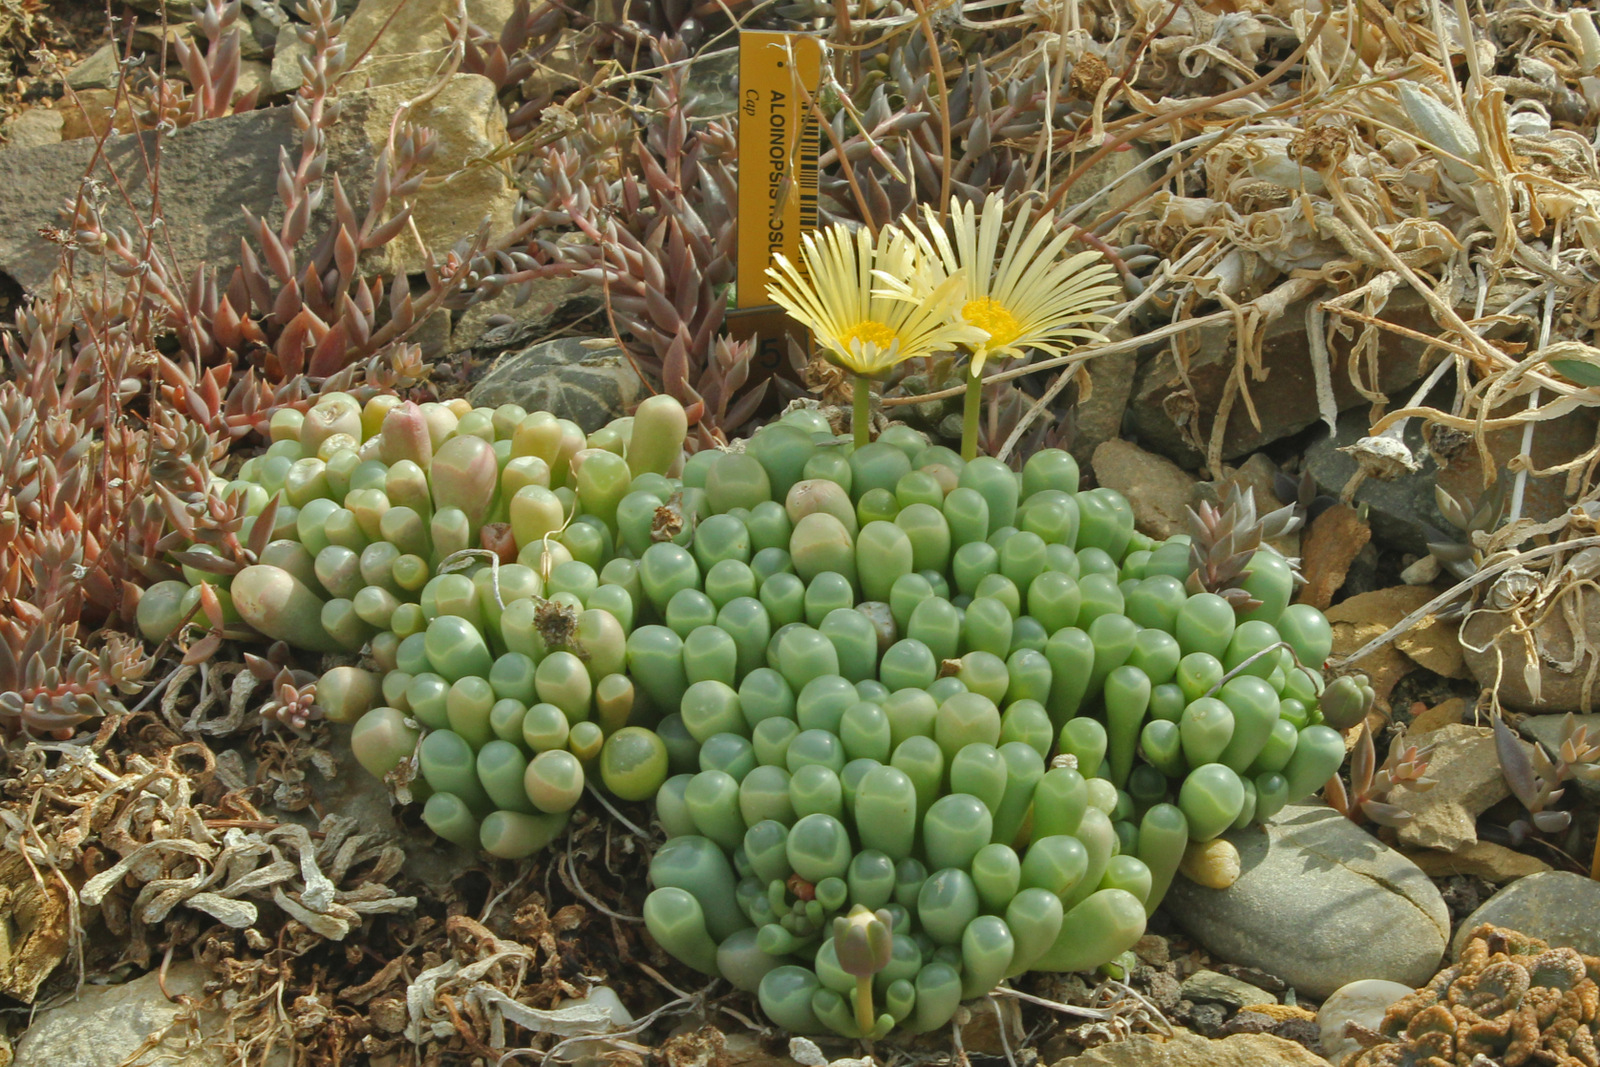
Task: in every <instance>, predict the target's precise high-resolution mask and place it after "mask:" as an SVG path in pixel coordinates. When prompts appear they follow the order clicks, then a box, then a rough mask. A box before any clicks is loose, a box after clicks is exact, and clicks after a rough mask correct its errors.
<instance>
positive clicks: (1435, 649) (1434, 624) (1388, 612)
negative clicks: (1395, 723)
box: [1327, 585, 1464, 712]
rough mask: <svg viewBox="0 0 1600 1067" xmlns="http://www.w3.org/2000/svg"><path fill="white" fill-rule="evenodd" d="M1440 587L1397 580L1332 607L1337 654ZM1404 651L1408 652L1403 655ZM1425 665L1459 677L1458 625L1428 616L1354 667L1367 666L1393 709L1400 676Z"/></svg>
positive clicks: (1383, 701)
mask: <svg viewBox="0 0 1600 1067" xmlns="http://www.w3.org/2000/svg"><path fill="white" fill-rule="evenodd" d="M1436 593H1437V590H1435V589H1434V588H1433V587H1431V586H1424V585H1397V586H1392V587H1390V588H1388V589H1376V590H1373V591H1372V592H1370V593H1362V594H1361V595H1359V596H1353V597H1351V598H1350V599H1348V600H1345V601H1342V602H1340V603H1338V604H1335V605H1334V606H1333V607H1331V608H1329V609H1328V611H1327V615H1328V621H1329V622H1330V623H1332V624H1333V654H1334V655H1335V656H1347V655H1349V654H1351V653H1352V652H1355V651H1356V650H1357V649H1359V648H1361V647H1362V646H1363V645H1365V644H1366V643H1367V642H1368V641H1370V640H1372V639H1373V638H1375V637H1379V636H1381V635H1382V634H1383V633H1385V632H1386V631H1387V630H1388V629H1389V627H1391V626H1393V625H1394V624H1395V623H1397V622H1399V621H1400V620H1401V619H1403V618H1405V617H1406V616H1407V615H1409V614H1411V612H1413V611H1415V610H1416V609H1417V608H1420V607H1421V606H1422V605H1424V604H1426V603H1427V602H1428V601H1429V600H1431V599H1433V597H1434V596H1435V595H1436ZM1402 653H1404V655H1402ZM1417 665H1421V666H1424V667H1427V668H1428V669H1429V670H1431V671H1434V672H1435V673H1437V674H1442V675H1444V676H1446V677H1452V678H1453V677H1460V676H1461V674H1462V671H1463V670H1464V666H1463V663H1462V659H1461V642H1460V640H1459V639H1458V638H1457V637H1456V634H1455V628H1454V626H1452V625H1451V624H1449V623H1447V622H1444V621H1441V620H1440V619H1438V618H1436V617H1433V616H1428V617H1425V618H1424V619H1423V620H1422V621H1421V622H1420V623H1418V624H1417V625H1415V626H1413V627H1412V628H1411V629H1410V630H1408V631H1406V632H1405V633H1403V634H1401V635H1400V636H1399V637H1397V638H1396V639H1395V640H1394V641H1393V642H1391V643H1390V644H1387V645H1383V646H1381V647H1379V648H1378V649H1377V650H1376V651H1374V652H1370V653H1368V654H1367V655H1366V656H1365V657H1363V658H1362V659H1360V660H1359V661H1357V662H1356V663H1354V664H1352V666H1354V667H1356V668H1358V669H1360V670H1363V671H1366V672H1367V675H1368V676H1369V677H1370V678H1371V679H1372V687H1373V689H1374V691H1375V692H1376V693H1377V697H1378V700H1377V704H1378V708H1379V710H1381V711H1383V712H1387V711H1388V709H1389V692H1390V691H1391V690H1392V689H1393V688H1394V686H1395V683H1397V682H1398V681H1399V680H1400V679H1401V678H1403V677H1405V676H1406V675H1407V674H1410V673H1411V671H1412V669H1413V668H1414V667H1415V666H1417Z"/></svg>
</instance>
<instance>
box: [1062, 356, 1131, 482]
mask: <svg viewBox="0 0 1600 1067" xmlns="http://www.w3.org/2000/svg"><path fill="white" fill-rule="evenodd" d="M1127 332H1128V330H1127V327H1125V326H1124V327H1118V328H1117V329H1116V330H1114V331H1112V332H1111V333H1108V334H1107V336H1108V337H1110V338H1111V339H1112V340H1114V341H1117V340H1121V339H1122V338H1123V336H1124V335H1126V334H1127ZM1084 366H1085V370H1086V372H1087V373H1088V375H1089V383H1090V386H1091V389H1090V392H1089V395H1088V396H1087V397H1083V398H1080V399H1079V400H1078V402H1077V403H1076V404H1075V405H1073V407H1072V448H1071V449H1070V450H1069V451H1071V452H1072V455H1073V456H1074V458H1076V459H1077V461H1078V463H1079V464H1080V465H1082V466H1088V464H1089V462H1090V458H1091V457H1092V456H1093V455H1094V450H1095V449H1097V448H1099V447H1100V446H1101V445H1102V444H1104V443H1105V442H1107V441H1115V440H1118V439H1119V438H1121V436H1122V416H1123V415H1124V414H1125V413H1126V412H1127V410H1128V397H1129V396H1130V395H1131V394H1132V393H1133V377H1134V374H1135V373H1136V372H1137V371H1138V369H1139V354H1138V353H1137V352H1113V353H1112V354H1110V355H1108V356H1096V357H1095V358H1093V359H1091V360H1089V361H1088V362H1087V363H1086V364H1085V365H1084Z"/></svg>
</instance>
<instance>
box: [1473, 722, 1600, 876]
mask: <svg viewBox="0 0 1600 1067" xmlns="http://www.w3.org/2000/svg"><path fill="white" fill-rule="evenodd" d="M1494 745H1495V752H1496V754H1497V755H1498V756H1499V758H1500V769H1501V773H1503V774H1504V775H1505V779H1506V784H1507V785H1509V786H1510V787H1511V792H1512V794H1513V795H1514V796H1515V797H1516V798H1517V800H1518V801H1520V802H1521V804H1522V806H1523V807H1524V808H1526V809H1527V810H1528V817H1527V818H1525V819H1517V820H1515V821H1514V822H1512V824H1511V826H1510V827H1509V830H1510V834H1511V840H1512V843H1513V844H1517V845H1520V844H1522V843H1523V842H1525V841H1526V840H1527V839H1528V838H1530V837H1532V836H1534V835H1535V834H1559V833H1562V832H1563V831H1565V830H1566V829H1567V827H1568V826H1570V825H1571V824H1572V813H1571V812H1569V811H1563V810H1560V809H1557V808H1555V807H1553V806H1552V805H1554V804H1555V802H1556V801H1558V800H1560V799H1561V796H1562V794H1563V793H1565V792H1566V789H1565V788H1564V783H1566V782H1567V781H1571V780H1576V781H1580V782H1600V743H1597V741H1596V740H1595V739H1593V738H1591V737H1590V736H1589V728H1588V727H1587V726H1584V725H1580V724H1579V723H1578V720H1577V719H1576V718H1575V717H1574V716H1573V715H1571V714H1568V715H1567V717H1566V719H1565V720H1563V722H1562V727H1561V743H1560V744H1559V745H1558V746H1557V747H1556V750H1555V752H1554V753H1551V752H1550V751H1548V750H1547V749H1546V748H1545V746H1544V744H1543V743H1542V742H1536V743H1535V744H1534V745H1533V746H1532V748H1531V749H1527V748H1524V747H1523V746H1522V745H1521V744H1519V743H1518V742H1517V737H1516V734H1515V733H1513V732H1512V730H1511V727H1509V726H1507V725H1506V721H1505V719H1504V717H1502V716H1499V715H1497V716H1495V720H1494Z"/></svg>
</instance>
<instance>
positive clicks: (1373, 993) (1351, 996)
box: [1317, 978, 1412, 1063]
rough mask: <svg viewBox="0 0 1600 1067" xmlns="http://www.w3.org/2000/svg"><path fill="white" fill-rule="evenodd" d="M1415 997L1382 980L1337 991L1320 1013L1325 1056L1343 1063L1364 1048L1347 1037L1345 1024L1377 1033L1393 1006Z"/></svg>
mask: <svg viewBox="0 0 1600 1067" xmlns="http://www.w3.org/2000/svg"><path fill="white" fill-rule="evenodd" d="M1411 993H1412V988H1411V987H1410V986H1408V985H1402V984H1401V983H1399V982H1385V981H1383V980H1382V979H1378V978H1364V979H1362V980H1361V981H1359V982H1351V983H1350V984H1349V985H1343V986H1340V987H1339V988H1338V989H1336V990H1334V992H1333V995H1332V996H1330V997H1329V998H1328V999H1327V1000H1325V1001H1323V1002H1322V1010H1321V1011H1319V1012H1317V1025H1318V1026H1320V1027H1321V1028H1322V1042H1321V1048H1322V1054H1323V1055H1324V1056H1326V1057H1328V1059H1330V1060H1332V1061H1333V1062H1334V1063H1338V1062H1340V1061H1341V1060H1343V1059H1344V1058H1345V1057H1346V1056H1348V1055H1350V1053H1352V1052H1354V1051H1356V1050H1357V1049H1358V1048H1360V1047H1361V1042H1359V1041H1357V1040H1356V1039H1355V1038H1353V1037H1346V1036H1344V1028H1345V1024H1347V1023H1355V1024H1356V1025H1357V1026H1363V1027H1366V1028H1367V1029H1368V1030H1376V1029H1377V1028H1378V1024H1379V1023H1381V1022H1383V1013H1384V1012H1386V1011H1388V1010H1389V1006H1390V1005H1391V1004H1393V1003H1394V1002H1395V1001H1397V1000H1399V999H1400V998H1401V997H1408V996H1410V995H1411Z"/></svg>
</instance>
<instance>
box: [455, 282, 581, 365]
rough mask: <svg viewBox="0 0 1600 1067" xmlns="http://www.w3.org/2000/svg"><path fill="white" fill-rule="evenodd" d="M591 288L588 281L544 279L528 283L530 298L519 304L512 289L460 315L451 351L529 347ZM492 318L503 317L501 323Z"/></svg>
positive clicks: (501, 349) (457, 319)
mask: <svg viewBox="0 0 1600 1067" xmlns="http://www.w3.org/2000/svg"><path fill="white" fill-rule="evenodd" d="M587 290H588V283H586V282H584V281H582V280H580V279H577V278H540V279H537V280H535V281H533V282H530V283H528V298H527V299H526V300H524V301H523V302H522V303H521V305H518V304H517V293H516V292H515V291H513V290H509V289H508V290H506V291H505V292H503V293H501V294H500V295H499V296H495V297H491V298H489V299H488V300H484V301H482V302H481V303H477V304H474V305H472V306H471V307H469V308H467V310H465V311H463V312H461V314H460V315H459V316H458V317H456V319H455V321H454V322H453V324H452V325H451V327H450V350H451V351H452V352H464V351H466V350H467V349H470V348H479V349H491V350H493V351H497V352H498V351H503V350H505V349H507V348H510V347H512V346H513V345H522V346H526V345H528V344H529V343H531V342H533V341H535V340H538V338H539V337H540V335H541V334H544V333H547V332H549V331H548V329H547V327H548V326H549V323H550V320H551V319H553V318H554V317H555V314H556V312H558V311H560V310H561V309H562V308H564V307H566V306H567V305H568V304H570V303H572V302H573V301H575V300H578V299H581V297H582V294H583V293H584V292H585V291H587ZM508 319H509V320H510V321H509V322H507V321H504V320H508ZM491 320H499V324H496V322H493V321H491ZM511 338H515V340H512V339H511Z"/></svg>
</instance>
